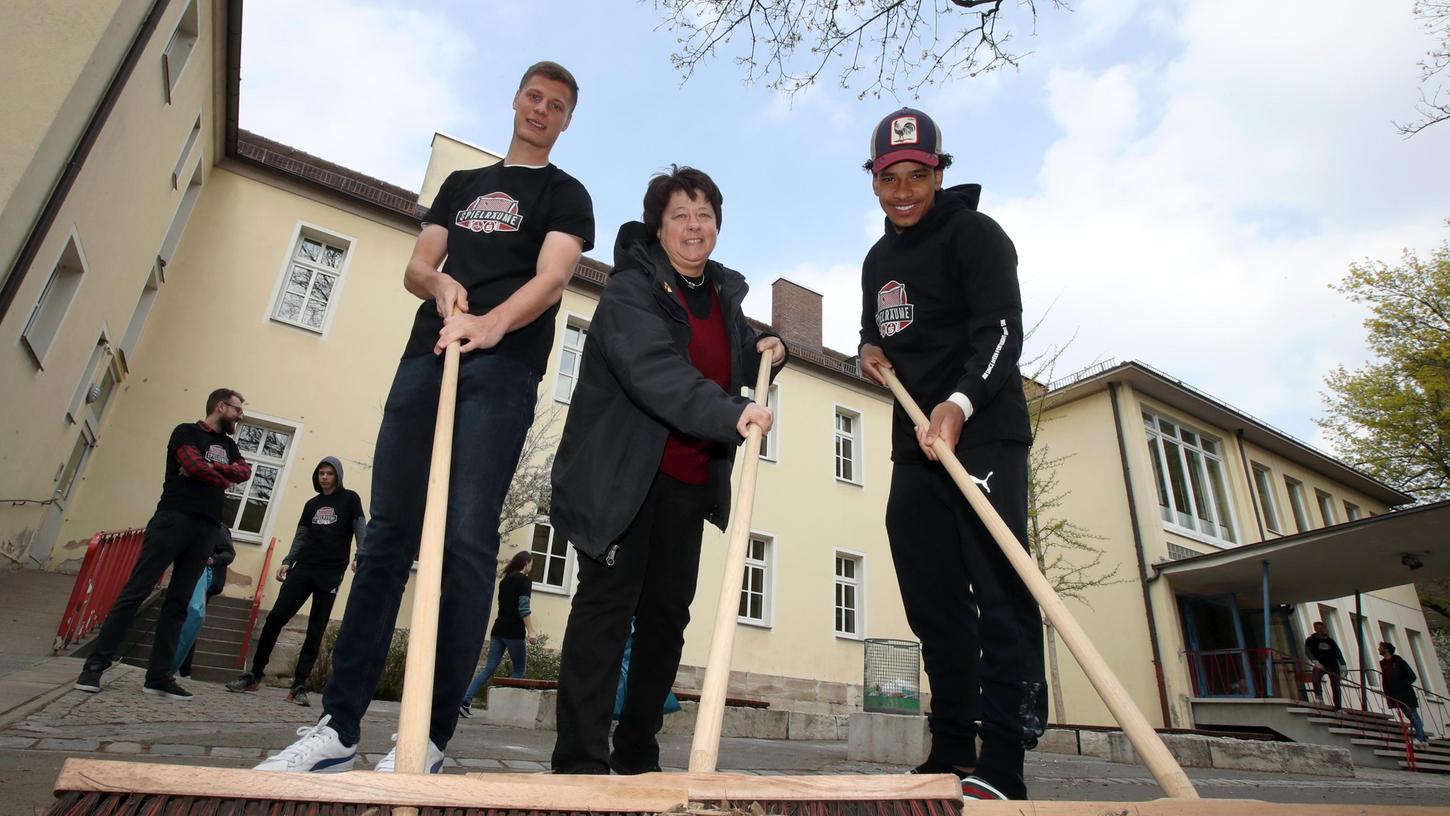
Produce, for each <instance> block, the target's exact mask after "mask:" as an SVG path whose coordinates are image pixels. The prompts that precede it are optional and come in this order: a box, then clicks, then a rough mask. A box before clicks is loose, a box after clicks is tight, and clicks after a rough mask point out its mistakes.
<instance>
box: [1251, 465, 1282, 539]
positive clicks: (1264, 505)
mask: <svg viewBox="0 0 1450 816" xmlns="http://www.w3.org/2000/svg"><path fill="white" fill-rule="evenodd" d="M1253 470H1254V490H1255V491H1256V492H1257V493H1258V494H1259V512H1260V513H1262V514H1263V516H1264V529H1266V530H1268V531H1269V532H1271V533H1279V532H1283V530H1282V529H1281V528H1280V527H1279V507H1278V505H1277V504H1276V503H1275V501H1274V482H1273V476H1272V475H1271V474H1270V473H1269V469H1268V468H1266V467H1264V466H1263V465H1261V464H1259V463H1258V462H1255V463H1254V464H1253Z"/></svg>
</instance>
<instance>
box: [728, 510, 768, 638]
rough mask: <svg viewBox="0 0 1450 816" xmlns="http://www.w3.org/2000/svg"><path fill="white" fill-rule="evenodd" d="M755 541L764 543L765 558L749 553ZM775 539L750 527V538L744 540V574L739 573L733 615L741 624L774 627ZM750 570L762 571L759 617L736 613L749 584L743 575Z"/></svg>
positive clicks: (763, 627) (766, 627)
mask: <svg viewBox="0 0 1450 816" xmlns="http://www.w3.org/2000/svg"><path fill="white" fill-rule="evenodd" d="M756 541H762V542H764V543H765V558H764V559H759V558H755V557H754V556H752V555H751V553H750V545H751V544H753V543H754V542H756ZM776 541H777V539H776V537H775V536H774V535H773V534H771V533H767V532H763V531H761V530H754V529H752V530H751V531H750V538H749V540H748V541H747V542H746V550H745V574H744V575H741V580H740V599H739V600H738V601H737V602H736V612H737V614H736V617H735V620H736V621H738V622H739V623H742V624H744V625H746V626H756V627H760V628H762V629H770V628H772V627H774V625H775V544H776ZM751 570H759V571H761V572H762V573H763V574H762V576H761V582H760V586H761V601H760V611H761V615H760V617H759V618H752V617H748V616H746V615H741V614H738V613H739V605H740V602H743V601H744V600H745V596H746V593H747V592H749V591H750V589H749V586H750V584H749V582H748V581H746V580H745V575H749V574H750V571H751Z"/></svg>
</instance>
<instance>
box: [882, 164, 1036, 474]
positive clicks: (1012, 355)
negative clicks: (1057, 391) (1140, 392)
mask: <svg viewBox="0 0 1450 816" xmlns="http://www.w3.org/2000/svg"><path fill="white" fill-rule="evenodd" d="M980 193H981V187H980V186H979V185H976V184H963V185H960V186H957V187H948V188H946V189H943V190H938V191H937V192H936V199H935V202H934V203H933V204H932V208H931V209H930V210H929V211H928V212H927V213H926V215H925V216H923V217H922V219H921V221H919V222H918V223H917V224H916V225H915V226H912V227H909V228H908V229H905V230H903V231H901V232H897V231H896V229H895V227H893V226H892V225H891V222H890V221H887V222H886V229H885V233H884V234H883V235H882V236H881V238H880V240H878V241H877V242H876V245H875V246H873V247H872V248H871V251H870V252H869V253H867V255H866V260H865V261H864V262H863V263H862V265H861V296H862V300H861V342H862V343H863V344H864V343H871V344H872V345H876V346H880V347H881V350H882V351H883V352H884V353H885V354H886V359H888V360H890V361H891V364H892V366H894V367H895V370H896V375H897V376H898V377H900V378H901V382H902V384H903V385H905V386H906V390H907V391H908V392H910V394H911V396H912V398H913V399H915V400H916V401H917V403H918V404H919V405H920V406H921V410H923V411H925V412H926V413H927V414H930V413H931V410H932V409H933V408H935V407H936V406H937V405H938V404H940V403H941V402H942V401H943V400H945V399H946V398H947V397H949V396H950V395H951V394H952V393H953V392H961V393H962V394H964V395H965V396H966V397H967V399H968V400H970V401H971V403H972V415H971V416H970V417H968V419H967V424H966V425H965V426H964V427H963V428H962V435H961V439H960V440H959V441H958V443H957V444H958V447H959V448H960V447H969V446H971V445H977V444H983V443H987V442H995V441H998V440H1013V441H1017V442H1031V441H1032V432H1031V427H1030V424H1029V422H1028V416H1027V398H1026V396H1025V394H1024V392H1023V390H1022V374H1021V372H1020V371H1019V370H1018V367H1017V361H1018V358H1019V356H1020V355H1021V353H1022V296H1021V294H1020V292H1019V289H1018V284H1017V250H1016V248H1015V247H1014V246H1013V245H1012V240H1011V239H1010V238H1008V237H1007V233H1006V232H1004V231H1003V230H1002V228H1001V227H1000V226H998V225H997V222H996V221H993V220H992V219H991V218H988V217H987V216H985V215H983V214H982V213H980V212H977V198H978V196H979V195H980ZM891 461H893V462H899V463H900V462H923V461H925V457H924V456H923V455H922V453H921V449H920V447H919V446H918V445H917V442H916V434H915V433H914V432H913V431H912V422H911V419H910V417H909V416H908V415H907V413H906V410H905V409H904V408H902V407H901V406H899V405H898V406H897V407H896V409H895V412H894V419H893V422H892V451H891Z"/></svg>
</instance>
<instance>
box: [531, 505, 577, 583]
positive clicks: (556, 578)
mask: <svg viewBox="0 0 1450 816" xmlns="http://www.w3.org/2000/svg"><path fill="white" fill-rule="evenodd" d="M529 550H530V551H531V552H532V553H533V554H534V565H533V567H531V568H530V569H529V577H530V578H532V579H533V580H534V584H535V585H536V586H540V587H546V588H549V589H554V590H557V591H559V592H566V591H568V589H569V542H567V541H565V540H563V539H562V538H560V537H558V536H555V535H554V528H553V526H552V525H550V524H549V521H548V519H545V518H539V519H537V520H535V521H534V537H533V539H532V541H531V543H530V544H529Z"/></svg>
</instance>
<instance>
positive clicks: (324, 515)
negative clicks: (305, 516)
mask: <svg viewBox="0 0 1450 816" xmlns="http://www.w3.org/2000/svg"><path fill="white" fill-rule="evenodd" d="M312 523H313V524H336V523H337V511H336V510H333V509H332V508H331V507H328V506H327V505H325V504H324V505H323V506H321V507H319V508H317V512H316V513H313V514H312Z"/></svg>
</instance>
